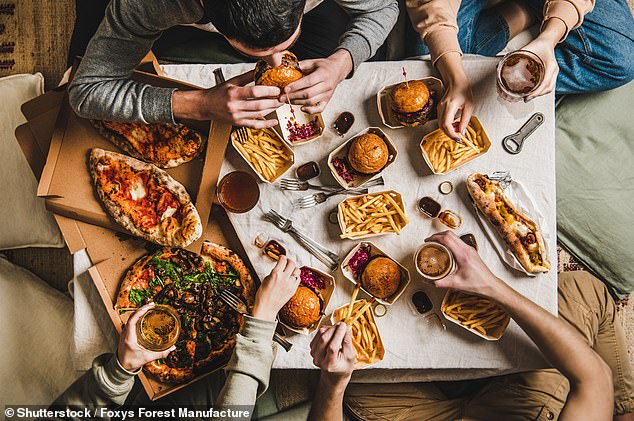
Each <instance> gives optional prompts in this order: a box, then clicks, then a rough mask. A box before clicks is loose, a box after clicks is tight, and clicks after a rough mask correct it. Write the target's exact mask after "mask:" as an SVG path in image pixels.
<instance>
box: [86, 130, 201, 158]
mask: <svg viewBox="0 0 634 421" xmlns="http://www.w3.org/2000/svg"><path fill="white" fill-rule="evenodd" d="M90 123H91V124H92V125H93V127H95V128H96V129H97V131H98V132H99V133H100V134H101V135H102V136H103V137H105V138H106V139H108V140H109V141H110V142H112V143H113V144H114V145H115V146H117V147H119V148H121V149H122V150H123V151H125V152H126V153H128V154H129V155H130V156H132V157H134V158H137V159H140V160H142V161H145V162H148V163H150V164H154V165H156V166H157V167H159V168H172V167H176V166H179V165H181V164H184V163H186V162H189V161H191V160H192V159H194V158H196V157H197V156H198V155H199V154H200V152H201V151H202V149H203V147H204V144H205V143H204V140H203V137H202V136H201V135H200V133H198V132H196V131H195V130H192V129H190V128H189V127H187V126H185V125H183V124H166V123H153V124H144V123H123V122H119V121H106V120H90Z"/></svg>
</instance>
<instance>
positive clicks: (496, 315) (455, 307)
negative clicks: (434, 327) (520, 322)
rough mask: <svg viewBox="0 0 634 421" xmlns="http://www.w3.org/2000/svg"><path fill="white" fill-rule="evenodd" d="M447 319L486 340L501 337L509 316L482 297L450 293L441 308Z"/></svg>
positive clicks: (455, 292)
mask: <svg viewBox="0 0 634 421" xmlns="http://www.w3.org/2000/svg"><path fill="white" fill-rule="evenodd" d="M441 310H442V312H443V314H444V315H445V316H447V317H448V318H449V319H451V320H454V321H456V322H458V323H459V324H461V325H462V326H463V327H465V328H466V329H468V330H471V331H474V332H478V333H480V334H481V335H483V336H485V337H487V338H488V339H499V338H501V337H502V334H503V333H504V330H505V329H506V326H507V325H508V322H509V319H510V316H509V315H508V314H507V313H506V312H505V311H504V310H503V309H502V308H500V307H499V306H498V305H497V304H495V303H493V302H491V301H489V300H487V299H486V298H483V297H478V296H475V295H470V294H465V293H463V292H457V291H450V292H448V293H447V297H445V299H444V301H443V305H442V308H441Z"/></svg>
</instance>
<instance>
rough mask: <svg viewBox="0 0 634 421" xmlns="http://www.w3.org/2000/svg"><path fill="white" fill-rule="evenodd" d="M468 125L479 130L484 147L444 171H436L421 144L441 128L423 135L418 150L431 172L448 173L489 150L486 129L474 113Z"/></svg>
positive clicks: (489, 141)
mask: <svg viewBox="0 0 634 421" xmlns="http://www.w3.org/2000/svg"><path fill="white" fill-rule="evenodd" d="M469 125H470V126H471V127H473V128H475V129H476V131H477V130H481V133H482V142H483V144H484V148H483V150H482V152H480V153H479V154H476V155H473V156H472V157H471V158H469V159H467V160H465V161H463V162H462V163H461V164H460V165H458V166H457V167H454V168H451V169H450V170H448V171H445V172H441V171H436V169H435V168H434V166H433V165H432V163H431V161H430V160H429V156H428V155H427V151H426V150H425V149H424V148H423V145H424V144H425V142H426V141H427V139H429V138H431V137H432V136H435V135H436V134H437V133H439V132H441V131H442V129H436V130H434V131H433V132H431V133H428V134H427V135H425V137H423V140H421V141H420V152H421V154H422V155H423V159H424V160H425V163H426V164H427V166H428V167H429V168H430V169H431V172H433V173H434V174H449V173H450V172H452V171H454V170H456V169H458V168H460V167H462V166H463V165H465V164H467V163H469V162H471V161H473V160H474V159H476V158H479V157H481V156H482V155H484V154H485V153H487V152H489V149H490V148H491V139H489V135H488V134H487V132H486V130H484V126H483V125H482V123H481V122H480V119H479V118H478V117H476V116H475V115H473V116H471V120H469Z"/></svg>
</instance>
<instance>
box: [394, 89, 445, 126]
mask: <svg viewBox="0 0 634 421" xmlns="http://www.w3.org/2000/svg"><path fill="white" fill-rule="evenodd" d="M435 102H436V101H435V99H434V97H433V96H430V97H429V101H427V104H425V106H424V107H423V108H421V109H420V110H419V111H414V112H413V113H400V112H398V111H396V110H394V109H392V112H393V113H394V115H395V116H396V118H397V119H398V120H399V121H401V122H403V123H405V124H411V123H416V122H424V121H426V120H428V119H429V118H431V117H432V116H431V114H432V112H433V111H434V110H435V109H434V104H435Z"/></svg>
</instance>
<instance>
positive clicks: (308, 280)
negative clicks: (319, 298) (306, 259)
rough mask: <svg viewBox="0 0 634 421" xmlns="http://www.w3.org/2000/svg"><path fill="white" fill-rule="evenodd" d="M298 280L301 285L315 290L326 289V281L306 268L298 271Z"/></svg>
mask: <svg viewBox="0 0 634 421" xmlns="http://www.w3.org/2000/svg"><path fill="white" fill-rule="evenodd" d="M299 279H300V280H301V282H302V284H304V285H306V286H307V287H310V288H313V289H315V290H321V289H324V288H325V287H326V279H324V277H323V276H322V275H321V274H319V273H317V272H315V271H314V270H312V269H310V268H307V267H303V268H301V269H300V273H299Z"/></svg>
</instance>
